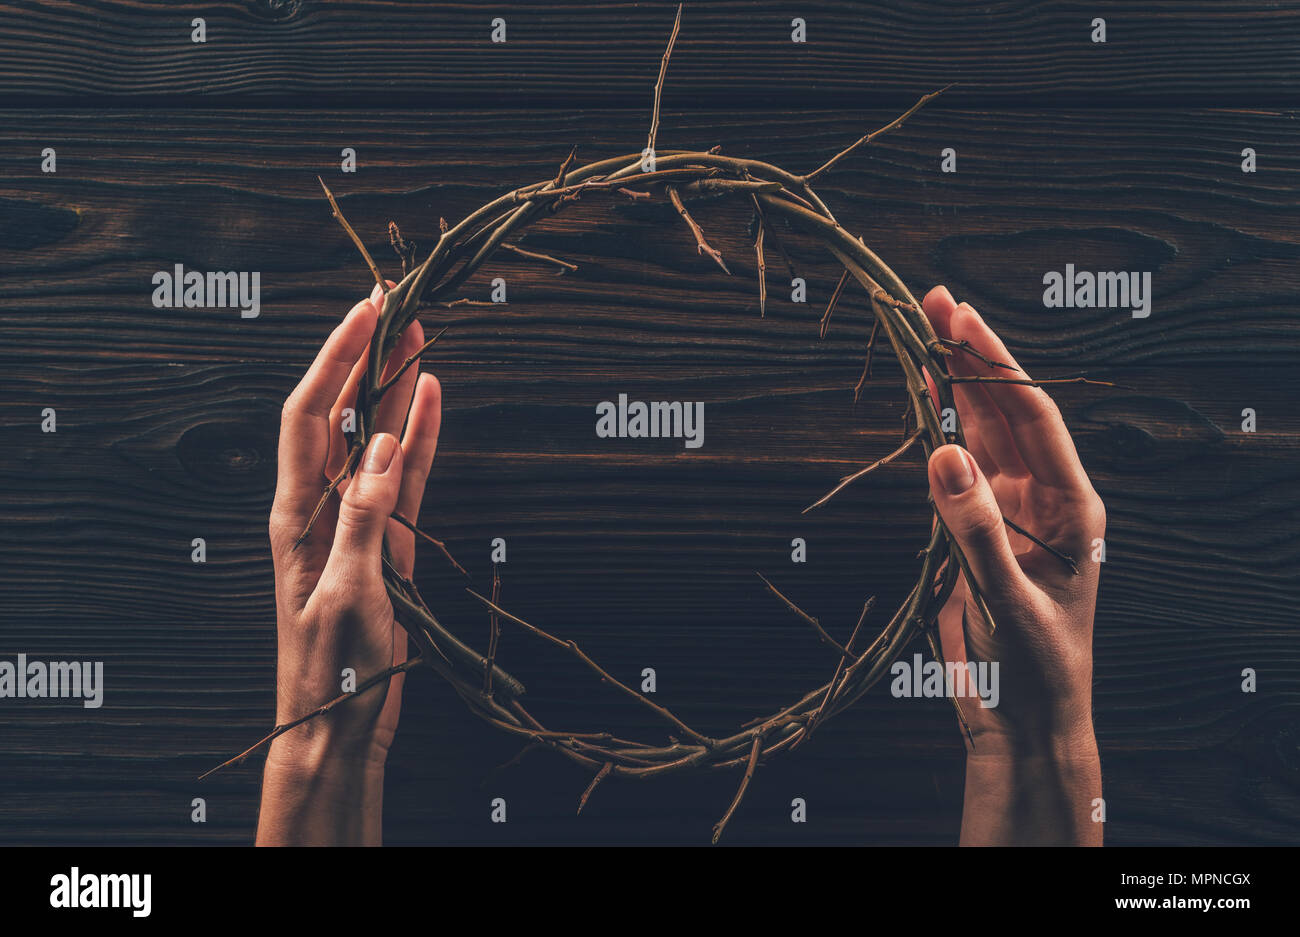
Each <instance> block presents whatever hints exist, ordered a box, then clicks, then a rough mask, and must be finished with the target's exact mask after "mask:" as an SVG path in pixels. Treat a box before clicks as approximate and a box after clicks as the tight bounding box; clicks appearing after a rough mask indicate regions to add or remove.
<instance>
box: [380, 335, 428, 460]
mask: <svg viewBox="0 0 1300 937" xmlns="http://www.w3.org/2000/svg"><path fill="white" fill-rule="evenodd" d="M423 344H424V329H423V328H422V327H421V325H420V323H419V322H418V321H415V322H412V323H411V324H410V325H408V326H407V327H406V331H404V332H403V333H402V337H401V338H400V339H399V340H398V342H397V346H396V347H395V348H394V349H393V353H392V354H391V355H389V357H388V366H387V367H385V368H384V376H383V380H385V381H386V380H388V379H389V378H391V377H392V376H393V375H394V374H396V373H397V369H398V368H399V367H401V366H402V363H403V362H404V361H406V359H407V358H409V357H410V356H411V355H413V354H415V352H417V351H419V349H420V346H421V345H423ZM419 376H420V363H419V362H418V361H414V362H412V363H411V366H410V367H409V368H407V369H406V372H405V373H404V374H402V377H401V379H400V380H399V381H398V382H397V383H396V384H394V385H393V386H392V387H390V388H389V389H388V390H386V391H384V399H383V400H382V401H381V402H380V404H379V413H378V414H377V415H376V417H375V432H378V433H392V434H393V435H394V436H400V435H401V433H402V427H403V425H404V424H405V423H406V414H407V410H408V408H409V407H410V405H411V393H412V392H413V391H414V390H415V381H416V378H418V377H419Z"/></svg>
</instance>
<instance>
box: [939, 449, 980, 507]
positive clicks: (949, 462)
mask: <svg viewBox="0 0 1300 937" xmlns="http://www.w3.org/2000/svg"><path fill="white" fill-rule="evenodd" d="M934 473H935V474H936V475H938V476H939V484H941V485H943V490H944V491H946V492H948V494H950V495H959V494H961V493H962V492H963V491H965V490H966V489H967V488H969V487H970V486H971V485H973V484H975V473H974V472H972V471H971V467H970V461H969V457H968V456H967V455H966V453H965V452H964V451H963V450H962V449H961V447H960V446H943V447H941V448H940V449H939V451H938V452H936V453H935V454H934Z"/></svg>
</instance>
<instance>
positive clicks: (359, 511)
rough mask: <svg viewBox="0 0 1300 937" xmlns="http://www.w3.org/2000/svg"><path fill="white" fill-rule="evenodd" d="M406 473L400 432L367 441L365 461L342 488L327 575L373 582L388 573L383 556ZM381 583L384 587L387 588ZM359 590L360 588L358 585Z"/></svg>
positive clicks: (324, 576)
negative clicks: (343, 489)
mask: <svg viewBox="0 0 1300 937" xmlns="http://www.w3.org/2000/svg"><path fill="white" fill-rule="evenodd" d="M401 479H402V447H401V446H400V445H398V442H397V439H396V437H394V436H392V435H391V434H389V433H378V434H376V435H375V437H374V438H373V439H371V441H370V445H369V446H367V447H366V451H365V454H364V455H363V456H362V458H361V467H360V469H359V471H358V472H357V473H356V475H355V476H353V479H352V484H350V485H349V486H348V490H347V491H345V492H344V493H343V499H342V502H341V503H340V504H339V519H338V524H337V525H336V527H335V531H334V545H333V546H332V547H331V548H330V556H329V559H328V560H327V561H326V563H325V570H324V572H323V573H322V574H321V578H322V579H331V580H332V581H334V582H344V583H350V584H353V585H354V586H363V585H374V584H377V583H380V582H381V580H382V578H383V564H382V562H381V560H380V554H381V550H380V548H381V545H382V544H383V540H384V532H385V531H386V530H387V529H388V518H389V515H391V514H392V513H393V508H395V507H396V506H397V494H398V490H399V488H400V486H401ZM382 588H383V587H382V585H381V586H380V590H381V591H382ZM355 591H357V592H358V593H359V592H361V591H362V590H361V589H356V590H355Z"/></svg>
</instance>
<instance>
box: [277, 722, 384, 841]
mask: <svg viewBox="0 0 1300 937" xmlns="http://www.w3.org/2000/svg"><path fill="white" fill-rule="evenodd" d="M296 731H297V730H296V729H295V730H293V731H292V732H289V733H286V734H285V735H282V736H281V737H280V738H278V739H276V740H275V742H273V743H272V745H271V750H270V752H269V753H268V754H267V759H266V768H265V771H264V774H263V778H262V808H261V815H260V817H259V820H258V831H257V842H258V844H259V845H349V844H350V845H364V844H377V843H378V842H379V841H380V829H381V820H380V818H381V816H382V813H381V812H382V808H383V796H384V759H383V757H382V755H378V756H376V755H375V753H374V752H373V750H372V749H369V748H365V747H356V748H353V747H348V746H343V745H338V744H334V742H335V740H333V739H331V738H330V737H329V736H326V735H323V734H321V733H317V734H316V736H315V737H314V738H311V739H296V740H295V739H292V738H291V737H292V736H293V735H294V733H295V732H296Z"/></svg>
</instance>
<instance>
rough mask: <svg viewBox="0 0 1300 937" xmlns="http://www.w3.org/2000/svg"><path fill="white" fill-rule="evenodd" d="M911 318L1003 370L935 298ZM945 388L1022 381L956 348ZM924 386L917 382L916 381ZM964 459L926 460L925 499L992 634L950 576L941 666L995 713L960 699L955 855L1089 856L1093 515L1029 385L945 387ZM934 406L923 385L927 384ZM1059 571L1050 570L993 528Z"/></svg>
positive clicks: (984, 341) (939, 293) (973, 331)
mask: <svg viewBox="0 0 1300 937" xmlns="http://www.w3.org/2000/svg"><path fill="white" fill-rule="evenodd" d="M922 305H923V308H924V310H925V314H926V316H927V317H928V318H929V319H930V322H931V323H932V324H933V326H934V329H935V332H937V333H938V335H939V336H940V337H941V338H947V339H952V340H954V341H963V340H964V341H967V342H969V343H970V345H971V347H972V348H974V349H975V350H976V351H979V352H981V353H982V354H983V355H985V356H986V357H988V358H990V359H992V360H993V361H998V362H1002V363H1004V364H1009V365H1012V366H1013V367H1017V365H1016V362H1015V361H1014V360H1013V359H1012V357H1011V355H1010V354H1009V353H1008V352H1007V349H1006V346H1004V345H1003V344H1002V341H1001V340H1000V339H999V338H998V337H997V335H995V334H994V333H993V331H992V330H991V329H990V328H989V327H988V326H987V325H986V324H985V323H984V320H983V319H981V318H980V316H979V314H978V313H977V312H976V311H975V310H974V309H973V308H972V307H971V306H970V305H969V304H967V303H962V304H960V305H958V304H957V303H956V302H955V301H954V299H953V297H952V294H951V293H949V292H948V290H947V289H946V288H945V287H942V286H939V287H935V288H934V289H933V290H931V291H930V293H929V294H928V295H927V296H926V297H925V300H924V302H923V304H922ZM948 361H949V366H950V368H951V370H952V373H953V374H955V375H969V376H987V377H1003V378H1005V377H1012V378H1017V377H1019V378H1025V377H1028V375H1025V374H1023V373H1016V372H1013V371H1008V370H1006V369H1004V368H993V367H990V366H988V365H986V364H985V363H983V362H982V361H980V360H979V359H978V358H976V357H974V356H971V355H968V354H966V353H964V352H962V351H959V350H954V353H953V355H952V357H950V358H949V359H948ZM927 377H928V375H927ZM953 387H954V394H955V397H956V404H957V412H958V416H959V417H960V418H961V425H962V429H963V431H964V434H965V437H966V445H967V449H965V450H963V449H962V448H961V447H960V446H953V445H950V446H942V447H940V448H939V449H936V450H935V451H934V453H933V454H932V455H931V457H930V466H929V475H930V489H931V492H932V493H933V495H934V501H935V505H936V506H937V507H938V509H939V513H940V515H941V516H942V517H943V521H944V524H945V525H946V526H947V528H948V530H949V531H950V532H951V533H952V535H953V536H954V537H955V538H956V540H957V543H958V544H959V545H960V546H961V549H962V552H963V553H964V554H965V556H966V558H967V561H968V563H969V565H970V566H971V569H972V571H973V572H974V574H975V579H976V581H977V583H978V584H979V586H980V589H981V591H982V593H983V595H984V598H985V600H986V601H987V603H988V607H989V609H990V612H991V613H992V616H993V620H994V622H995V624H996V626H997V627H996V630H995V631H994V632H993V633H992V634H990V633H989V629H988V627H987V625H986V624H985V622H984V619H983V617H982V616H981V614H980V612H979V610H978V608H977V607H976V605H975V603H974V601H973V600H972V598H971V595H970V593H969V590H968V589H967V587H966V583H965V580H964V578H963V579H961V580H959V582H958V586H957V588H956V590H955V591H954V592H953V595H952V597H951V599H950V600H949V601H948V603H947V604H946V605H945V606H944V608H943V610H942V611H941V612H940V615H939V633H940V638H941V640H942V643H943V654H944V658H945V660H947V661H952V662H958V663H962V664H965V663H966V662H968V661H969V662H972V663H977V662H986V663H990V664H991V663H994V662H996V663H997V665H998V674H997V677H998V700H997V705H996V706H995V707H991V708H990V707H986V706H984V705H982V704H981V702H980V700H979V697H978V696H976V695H975V694H974V693H973V691H972V692H968V694H967V695H966V697H965V698H964V699H962V700H961V704H962V710H963V712H964V714H965V716H966V719H967V721H968V722H969V724H970V728H971V732H972V735H973V737H974V747H973V749H972V750H971V751H970V752H969V753H968V756H967V762H966V800H965V808H964V810H963V815H962V842H963V843H1075V844H1084V843H1091V844H1100V842H1101V830H1102V825H1101V823H1098V822H1093V819H1092V817H1093V814H1094V812H1095V810H1096V804H1095V803H1094V800H1095V799H1096V798H1100V796H1101V769H1100V762H1099V759H1098V754H1097V743H1096V737H1095V735H1094V733H1093V726H1092V625H1093V613H1094V611H1095V608H1096V599H1097V581H1098V577H1099V575H1100V564H1099V563H1096V562H1094V561H1093V554H1094V550H1095V542H1096V541H1097V540H1099V539H1100V538H1102V537H1103V536H1104V535H1105V530H1106V510H1105V507H1104V506H1103V505H1102V502H1101V498H1100V497H1098V495H1097V493H1096V491H1094V490H1093V487H1092V484H1091V483H1090V482H1089V481H1088V476H1087V474H1086V473H1085V472H1084V470H1083V466H1082V465H1081V464H1080V462H1079V456H1078V453H1077V452H1076V451H1075V448H1074V442H1073V441H1072V440H1071V438H1070V434H1069V431H1068V430H1066V428H1065V424H1064V422H1063V421H1062V419H1061V414H1060V411H1059V410H1058V409H1057V407H1056V405H1055V404H1054V403H1053V402H1052V400H1051V398H1050V397H1048V395H1047V394H1046V392H1044V391H1043V390H1042V389H1041V388H1039V387H1031V386H1027V385H1019V384H974V383H959V384H954V385H953ZM931 393H932V399H933V385H931ZM1004 516H1005V517H1006V518H1008V519H1010V520H1011V521H1012V522H1014V523H1015V524H1016V525H1018V526H1020V527H1022V528H1024V529H1025V530H1028V531H1029V532H1030V533H1032V534H1034V535H1035V536H1036V537H1038V538H1039V539H1040V540H1043V541H1045V542H1047V543H1049V544H1051V545H1052V546H1053V547H1054V548H1055V549H1057V550H1059V551H1061V552H1062V553H1065V554H1067V555H1069V556H1070V557H1072V558H1073V560H1074V562H1075V564H1076V565H1077V567H1078V574H1077V575H1075V574H1074V573H1073V572H1072V571H1071V570H1070V569H1069V568H1068V567H1067V566H1066V564H1065V563H1063V562H1062V560H1061V559H1060V558H1059V557H1057V556H1053V555H1052V554H1051V553H1050V552H1049V551H1047V550H1045V549H1043V548H1042V547H1041V546H1038V545H1037V544H1035V543H1033V542H1032V541H1031V540H1029V539H1028V538H1027V537H1024V536H1022V535H1021V534H1019V533H1017V532H1015V531H1014V530H1012V529H1010V528H1009V527H1008V526H1007V525H1006V524H1005V523H1004V521H1003V517H1004Z"/></svg>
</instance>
